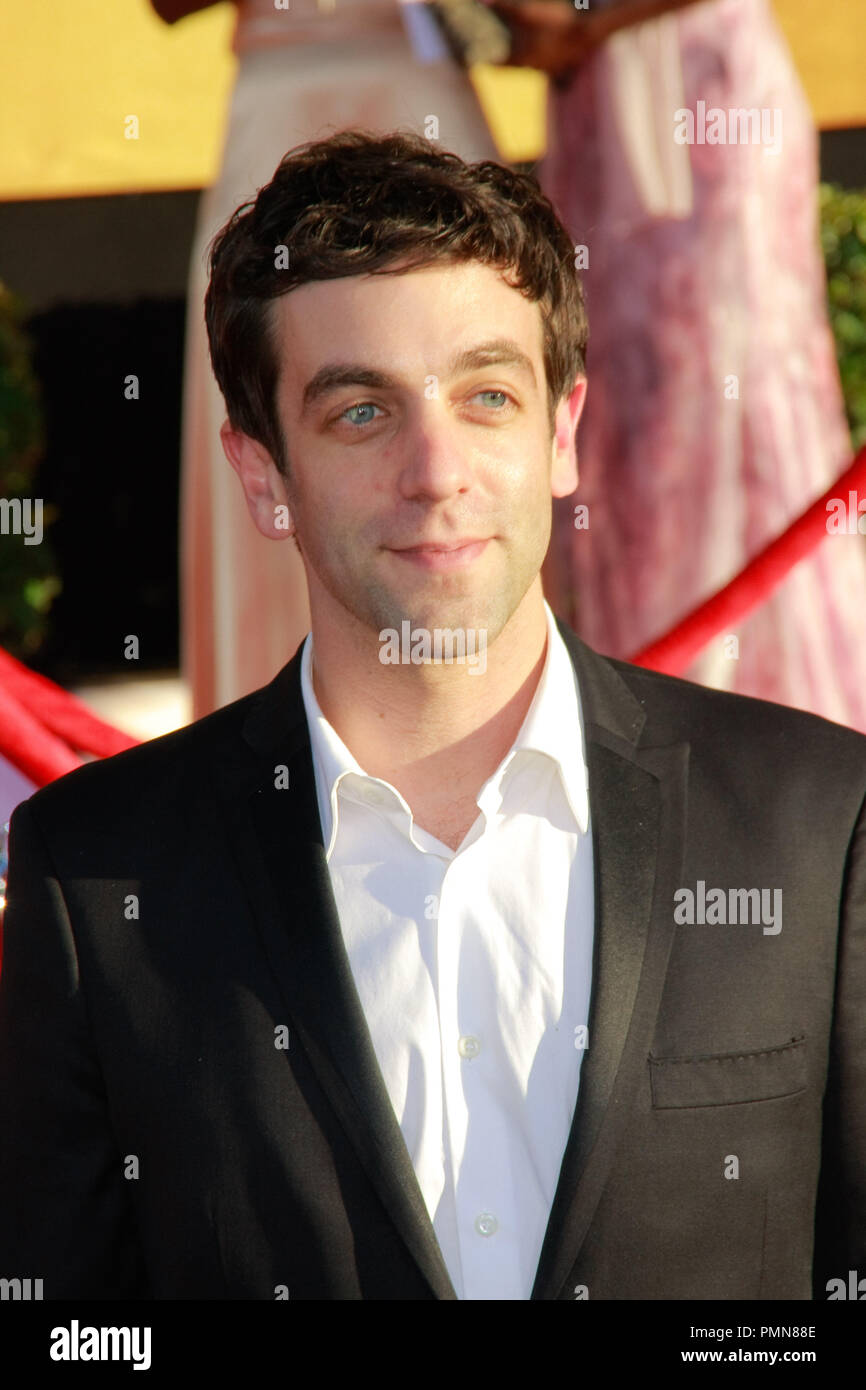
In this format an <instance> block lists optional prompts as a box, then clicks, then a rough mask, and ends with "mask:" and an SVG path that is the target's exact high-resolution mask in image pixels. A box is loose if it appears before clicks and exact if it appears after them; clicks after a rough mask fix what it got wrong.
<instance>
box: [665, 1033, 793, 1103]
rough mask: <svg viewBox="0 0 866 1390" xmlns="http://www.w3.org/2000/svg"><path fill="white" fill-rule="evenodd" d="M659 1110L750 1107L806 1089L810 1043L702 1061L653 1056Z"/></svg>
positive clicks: (693, 1058) (734, 1053) (708, 1058)
mask: <svg viewBox="0 0 866 1390" xmlns="http://www.w3.org/2000/svg"><path fill="white" fill-rule="evenodd" d="M649 1070H650V1085H651V1088H652V1103H653V1108H654V1109H655V1110H681V1109H686V1108H690V1107H696V1106H701V1105H745V1104H747V1103H748V1102H749V1101H754V1100H776V1099H778V1098H779V1097H781V1096H793V1095H796V1094H797V1092H798V1091H803V1090H805V1088H806V1084H807V1069H806V1039H805V1037H800V1038H792V1039H791V1041H790V1042H788V1043H784V1044H782V1046H780V1047H768V1048H764V1049H762V1050H760V1051H755V1052H723V1053H719V1054H718V1055H716V1056H703V1057H653V1056H650V1058H649Z"/></svg>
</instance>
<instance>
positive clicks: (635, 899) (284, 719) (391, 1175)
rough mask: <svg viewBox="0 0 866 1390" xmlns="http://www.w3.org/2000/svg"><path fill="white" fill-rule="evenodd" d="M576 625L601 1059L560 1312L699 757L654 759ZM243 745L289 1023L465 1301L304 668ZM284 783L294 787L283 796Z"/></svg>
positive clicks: (249, 809)
mask: <svg viewBox="0 0 866 1390" xmlns="http://www.w3.org/2000/svg"><path fill="white" fill-rule="evenodd" d="M559 626H560V631H561V633H562V636H563V639H564V640H565V642H566V646H567V647H568V649H569V652H570V654H571V658H572V661H573V662H574V666H575V670H576V672H577V678H578V684H579V687H580V698H581V708H582V712H583V720H584V730H585V735H586V752H587V763H588V773H589V796H590V815H591V824H592V832H593V846H594V873H595V947H594V955H593V983H592V999H591V1006H590V1017H589V1046H588V1049H587V1051H586V1054H585V1056H584V1058H583V1062H582V1066H581V1077H580V1087H579V1094H578V1100H577V1106H576V1108H575V1113H574V1116H573V1119H572V1125H571V1131H570V1135H569V1139H568V1143H567V1145H566V1149H565V1154H564V1157H563V1161H562V1166H561V1170H560V1175H559V1182H558V1185H557V1190H556V1194H555V1197H554V1201H553V1206H552V1208H551V1214H550V1219H549V1222H548V1226H547V1232H546V1235H545V1239H544V1244H543V1247H542V1251H541V1257H540V1260H539V1264H538V1270H537V1273H536V1278H535V1284H534V1287H533V1291H532V1298H533V1299H554V1298H556V1297H557V1296H558V1295H559V1293H560V1292H561V1291H562V1289H563V1286H564V1284H565V1281H566V1280H567V1278H568V1275H569V1272H570V1271H571V1269H572V1268H573V1266H574V1264H575V1261H576V1259H577V1257H578V1254H579V1251H580V1246H581V1244H582V1242H583V1239H584V1237H585V1235H586V1232H587V1229H588V1227H589V1224H590V1222H591V1220H592V1216H593V1213H594V1211H595V1208H596V1206H597V1204H598V1200H599V1198H600V1196H601V1193H602V1191H603V1188H604V1184H605V1182H606V1179H607V1175H608V1172H609V1170H610V1165H611V1162H612V1160H613V1156H614V1153H615V1149H616V1145H617V1142H618V1140H619V1137H620V1134H621V1131H622V1128H623V1124H624V1122H625V1120H626V1116H627V1111H628V1099H629V1097H630V1096H631V1094H632V1092H633V1090H634V1087H635V1086H636V1084H637V1083H638V1081H639V1079H640V1076H641V1074H642V1071H643V1069H644V1068H645V1066H646V1058H647V1054H648V1052H649V1048H650V1044H651V1041H652V1033H653V1029H654V1025H655V1018H656V1014H657V1011H658V1005H659V1000H660V997H661V991H662V987H663V983H664V976H665V969H666V966H667V958H668V953H669V951H670V945H671V940H672V934H673V911H672V903H673V893H674V890H675V888H676V887H677V886H678V885H679V881H680V877H681V863H682V854H683V844H684V822H685V782H686V772H687V766H688V745H687V744H670V745H669V746H658V747H655V746H645V745H648V744H649V743H650V741H651V740H650V739H649V737H648V735H649V734H650V733H651V731H650V730H648V729H646V728H645V725H646V716H645V714H644V712H643V710H642V707H641V705H640V704H639V702H638V701H637V699H636V698H635V697H634V695H632V693H631V691H630V690H629V688H628V686H627V684H626V683H625V681H624V680H623V679H622V678H621V677H620V676H619V675H618V674H617V672H616V670H615V668H614V666H612V665H611V664H610V663H609V662H608V661H606V660H605V659H604V658H602V657H600V656H598V655H597V654H596V653H595V652H593V651H592V650H591V649H590V648H588V647H586V646H585V645H584V644H583V643H582V642H581V641H580V640H579V639H578V638H577V637H575V635H574V634H573V633H572V632H571V631H570V630H569V629H568V628H566V627H564V626H563V625H562V624H560V625H559ZM243 738H244V743H238V744H236V745H234V747H233V750H232V752H231V754H230V755H228V756H226V758H224V759H223V761H222V762H221V764H220V766H219V767H218V769H217V781H218V784H219V787H220V790H221V795H222V799H223V801H224V805H225V809H226V813H227V815H228V817H229V819H230V823H231V826H232V833H233V837H234V841H235V845H236V849H237V857H238V863H239V866H240V869H241V873H242V876H243V878H244V881H245V884H246V888H247V891H248V894H249V897H250V901H251V903H252V904H253V908H254V919H255V924H256V929H257V931H258V933H259V936H260V939H261V942H262V946H263V949H264V951H265V953H266V955H267V957H268V960H269V962H270V965H271V968H272V970H273V973H274V976H275V978H276V980H277V981H278V984H279V988H280V990H281V993H282V996H283V998H284V1000H285V1004H286V1010H287V1013H288V1016H289V1018H290V1020H291V1022H292V1024H293V1025H294V1028H295V1030H296V1032H297V1034H298V1037H299V1039H300V1041H301V1043H302V1045H303V1047H304V1050H305V1052H306V1054H307V1056H308V1057H309V1060H310V1063H311V1065H312V1066H313V1068H314V1069H315V1071H316V1074H317V1076H318V1079H319V1082H320V1084H321V1086H322V1088H323V1090H324V1092H325V1094H326V1095H327V1096H328V1098H329V1100H330V1102H331V1104H332V1105H333V1107H334V1109H335V1111H336V1112H337V1114H338V1116H339V1118H340V1121H341V1123H342V1125H343V1127H344V1129H345V1131H346V1134H347V1136H348V1138H349V1140H350V1142H351V1143H352V1145H353V1146H354V1148H355V1150H356V1152H357V1154H358V1156H359V1158H360V1161H361V1162H362V1163H363V1165H364V1167H365V1169H366V1171H367V1173H368V1176H369V1177H370V1180H371V1182H372V1183H373V1185H374V1186H375V1188H376V1191H377V1192H378V1194H379V1196H380V1198H381V1200H382V1202H383V1204H384V1206H385V1208H386V1210H387V1211H388V1212H389V1214H390V1216H391V1218H392V1220H393V1221H394V1224H395V1226H396V1227H397V1229H398V1230H399V1232H400V1234H401V1236H402V1238H403V1240H404V1241H405V1243H406V1246H407V1248H408V1250H409V1251H410V1253H411V1255H412V1257H413V1258H414V1259H415V1261H416V1263H417V1265H418V1267H419V1269H420V1270H421V1271H422V1273H423V1275H424V1277H425V1278H426V1279H427V1282H428V1284H429V1286H430V1289H431V1291H432V1293H433V1295H434V1297H436V1298H439V1299H455V1298H456V1294H455V1291H454V1288H453V1285H452V1284H451V1280H450V1277H449V1275H448V1271H447V1268H446V1266H445V1262H444V1260H443V1258H442V1254H441V1251H440V1249H439V1245H438V1242H437V1240H436V1236H435V1233H434V1230H433V1226H432V1223H431V1221H430V1218H429V1214H428V1212H427V1208H426V1204H425V1202H424V1199H423V1196H422V1194H421V1190H420V1187H419V1185H418V1181H417V1178H416V1176H415V1171H414V1168H413V1166H412V1161H411V1158H410V1156H409V1153H408V1151H407V1149H406V1145H405V1142H404V1140H403V1135H402V1132H401V1129H400V1126H399V1123H398V1121H397V1118H396V1116H395V1114H394V1110H393V1106H392V1105H391V1101H390V1097H389V1096H388V1093H387V1089H386V1087H385V1083H384V1080H383V1078H382V1074H381V1071H380V1068H379V1065H378V1061H377V1058H376V1054H375V1050H374V1048H373V1044H372V1040H371V1038H370V1033H369V1029H368V1027H367V1022H366V1019H365V1016H364V1012H363V1008H362V1006H361V1002H360V999H359V997H358V993H357V990H356V989H355V985H354V980H353V977H352V972H351V966H350V964H349V960H348V956H347V954H346V950H345V947H344V944H343V938H342V932H341V930H340V924H339V919H338V916H337V910H336V904H335V902H334V897H333V893H332V891H331V884H330V876H329V873H328V866H327V862H326V859H325V851H324V847H323V844H322V835H321V824H320V820H319V814H318V804H317V800H316V791H315V781H314V774H313V766H312V756H311V750H310V741H309V733H308V729H307V723H306V717H305V713H304V707H303V700H302V697H301V688H300V651H299V652H298V653H296V655H295V657H294V658H293V659H292V661H290V662H289V663H288V665H287V666H285V667H284V668H283V670H282V671H281V672H280V673H279V675H278V676H277V677H276V678H275V679H274V680H273V681H272V682H271V684H270V685H268V686H266V687H265V688H264V689H263V690H261V691H259V692H258V694H257V696H256V697H255V698H254V700H253V701H252V702H251V705H250V711H249V713H248V715H247V718H246V721H245V724H244V728H243ZM245 745H246V746H245ZM250 749H252V750H253V753H254V754H255V757H251V756H250ZM281 767H284V768H285V769H286V772H287V773H288V787H285V788H279V787H278V786H277V785H276V783H277V781H278V780H279V778H278V772H277V770H278V769H279V768H281ZM282 780H285V777H283V779H282ZM591 1292H592V1291H591V1290H590V1295H591Z"/></svg>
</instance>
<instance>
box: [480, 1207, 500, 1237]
mask: <svg viewBox="0 0 866 1390" xmlns="http://www.w3.org/2000/svg"><path fill="white" fill-rule="evenodd" d="M475 1229H476V1231H477V1232H478V1234H479V1235H480V1236H492V1235H495V1234H496V1232H497V1231H498V1230H499V1222H498V1221H497V1220H496V1217H495V1216H494V1215H493V1213H492V1212H490V1211H483V1212H482V1213H481V1215H480V1216H476V1218H475Z"/></svg>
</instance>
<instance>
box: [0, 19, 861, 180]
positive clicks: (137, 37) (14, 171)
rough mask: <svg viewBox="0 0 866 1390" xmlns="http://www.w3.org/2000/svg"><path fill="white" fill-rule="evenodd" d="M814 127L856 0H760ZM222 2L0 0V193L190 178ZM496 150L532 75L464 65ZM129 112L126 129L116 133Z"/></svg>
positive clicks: (851, 105) (216, 87)
mask: <svg viewBox="0 0 866 1390" xmlns="http://www.w3.org/2000/svg"><path fill="white" fill-rule="evenodd" d="M774 5H775V9H776V12H777V14H778V16H779V19H780V21H781V23H782V26H783V28H784V30H785V32H786V33H787V35H788V39H789V41H790V43H791V46H792V48H793V51H794V56H795V59H796V61H797V64H798V68H799V71H800V75H801V77H802V79H803V82H804V84H805V86H806V90H807V92H808V94H809V98H810V101H811V103H812V109H813V111H814V113H815V117H816V120H817V121H818V123H819V124H820V125H821V126H847V125H866V77H864V74H866V0H831V3H830V4H828V3H825V4H824V5H822V6H820V7H818V12H817V13H816V6H815V5H814V2H813V0H774ZM233 19H234V7H233V6H232V5H231V4H220V5H217V6H216V7H214V8H213V9H210V10H206V11H204V12H203V13H201V14H198V15H191V16H190V17H189V18H188V19H186V20H184V21H183V22H182V23H180V24H178V25H174V26H171V27H168V26H166V25H164V24H163V23H162V22H161V21H160V20H159V19H158V18H157V17H156V15H155V14H154V13H153V11H152V10H151V9H150V6H149V4H148V3H147V0H15V2H14V3H13V0H0V199H7V200H8V199H16V198H40V197H44V198H48V197H59V196H64V195H69V196H72V195H82V194H92V193H116V192H129V191H140V190H150V189H173V188H194V187H198V186H201V185H203V184H205V183H208V182H209V181H210V180H211V179H212V178H213V176H214V174H215V172H216V169H217V165H218V161H219V155H220V146H221V141H222V133H223V128H224V121H225V114H226V104H227V100H228V95H229V92H230V91H231V84H232V79H233V73H234V59H233V58H232V56H231V54H230V52H229V40H230V37H231V32H232V25H233ZM472 76H473V80H474V82H475V84H476V87H477V89H478V92H479V95H480V97H481V99H482V102H483V103H484V106H485V109H486V111H487V114H488V119H489V120H490V123H491V128H492V130H493V133H494V137H495V138H496V140H497V142H498V144H499V147H500V149H501V152H502V155H503V157H504V158H505V159H533V158H535V157H536V156H537V155H539V154H540V153H542V150H543V145H544V101H545V91H546V82H545V79H544V78H543V77H542V76H541V74H539V73H535V72H531V71H528V70H521V69H517V68H510V69H505V70H503V69H496V68H489V67H486V68H482V67H479V68H476V69H474V70H473V73H472ZM129 116H137V117H138V121H139V138H138V139H137V140H132V139H127V138H125V135H124V129H125V122H126V118H127V117H129Z"/></svg>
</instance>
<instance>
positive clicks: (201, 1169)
mask: <svg viewBox="0 0 866 1390" xmlns="http://www.w3.org/2000/svg"><path fill="white" fill-rule="evenodd" d="M560 626H561V631H562V634H563V637H564V639H565V641H566V643H567V645H568V648H569V651H570V653H571V655H572V659H573V661H574V664H575V668H576V671H577V675H578V681H579V686H580V694H581V700H582V703H583V711H584V720H585V729H586V738H587V756H588V766H589V795H590V809H591V821H592V828H593V837H594V850H595V887H596V893H595V896H596V924H595V926H596V933H595V958H594V969H593V986H592V1000H591V1012H590V1018H589V1046H588V1050H587V1052H586V1054H585V1056H584V1059H583V1066H582V1074H581V1079H580V1088H579V1095H578V1099H577V1106H576V1110H575V1114H574V1118H573V1123H572V1128H571V1134H570V1138H569V1140H568V1144H567V1148H566V1151H565V1154H564V1157H563V1161H562V1167H561V1172H560V1177H559V1184H558V1188H557V1192H556V1196H555V1200H554V1202H553V1207H552V1210H551V1213H550V1220H549V1225H548V1228H547V1234H546V1238H545V1241H544V1246H543V1249H542V1252H541V1258H540V1261H539V1265H538V1272H537V1276H536V1279H535V1286H534V1290H533V1294H532V1297H533V1298H534V1299H573V1298H575V1297H578V1296H582V1295H584V1292H585V1294H586V1295H588V1297H589V1298H590V1299H641V1298H647V1299H653V1298H669V1299H692V1298H697V1299H707V1298H722V1299H761V1298H783V1299H809V1298H811V1297H813V1296H814V1297H816V1298H821V1299H822V1298H826V1296H827V1295H826V1282H827V1280H829V1279H830V1278H836V1277H841V1278H845V1279H847V1272H848V1270H849V1269H859V1271H860V1272H861V1274H864V1273H866V843H864V835H866V828H864V827H866V822H864V815H863V801H864V792H866V738H863V737H861V736H860V735H859V734H856V733H854V732H852V731H851V730H848V729H844V728H842V727H841V726H838V725H835V724H830V723H828V722H826V721H824V720H821V719H818V718H815V717H813V716H811V715H806V714H802V713H798V712H795V711H792V710H788V709H784V708H782V707H780V706H776V705H772V704H768V703H765V702H761V701H754V700H748V699H745V698H742V697H737V696H731V695H726V694H721V693H718V692H715V691H710V690H706V689H703V688H701V687H699V686H695V685H692V684H689V683H687V682H684V681H680V680H675V679H672V678H668V677H664V676H659V675H656V674H653V673H650V672H647V671H643V670H640V669H638V668H636V667H633V666H629V665H627V664H625V663H622V662H616V661H611V660H607V659H605V658H603V657H601V656H599V655H597V654H596V653H595V652H593V651H591V650H590V649H589V648H587V647H586V646H585V645H584V644H583V643H582V642H580V641H579V640H578V639H577V638H576V637H575V636H574V634H573V633H571V632H570V631H569V630H568V629H567V628H565V627H562V625H560ZM281 767H285V768H286V769H287V770H288V774H289V785H288V788H285V787H278V786H277V785H276V783H278V782H281V781H285V778H284V777H281V776H280V774H279V769H280V768H281ZM10 854H11V863H10V881H9V899H8V909H7V916H6V930H5V960H4V969H3V975H2V981H0V1275H3V1276H4V1277H7V1278H9V1277H20V1278H27V1277H31V1278H42V1279H43V1280H44V1296H45V1297H46V1298H61V1297H76V1296H77V1297H84V1298H104V1297H109V1298H110V1297H120V1298H171V1299H183V1298H203V1299H227V1298H231V1299H273V1298H275V1297H279V1296H285V1295H286V1294H288V1296H289V1297H290V1298H292V1299H299V1298H300V1299H361V1298H372V1299H424V1298H428V1299H429V1298H437V1299H453V1298H454V1297H455V1293H454V1290H453V1287H452V1285H451V1282H450V1280H449V1277H448V1272H447V1270H446V1268H445V1265H444V1263H443V1260H442V1256H441V1253H440V1251H439V1247H438V1244H437V1242H436V1239H435V1235H434V1232H433V1228H432V1225H431V1222H430V1220H429V1218H428V1214H427V1211H426V1208H425V1205H424V1201H423V1199H422V1196H421V1192H420V1189H419V1187H418V1184H417V1181H416V1178H415V1173H414V1170H413V1167H412V1163H411V1161H410V1158H409V1155H408V1152H407V1150H406V1147H405V1144H404V1142H403V1137H402V1134H401V1131H400V1127H399V1124H398V1122H397V1119H396V1117H395V1115H394V1112H393V1109H392V1107H391V1104H390V1101H389V1098H388V1095H387V1092H386V1090H385V1087H384V1083H383V1080H382V1077H381V1074H380V1071H379V1068H378V1065H377V1061H376V1057H375V1053H374V1051H373V1047H372V1044H371V1040H370V1036H369V1032H368V1029H367V1026H366V1022H365V1018H364V1015H363V1012H362V1009H361V1006H360V1003H359V999H358V996H357V993H356V991H355V988H354V984H353V980H352V975H351V971H350V968H349V964H348V959H347V956H346V952H345V949H344V946H343V943H342V937H341V933H340V927H339V922H338V918H337V914H336V910H335V905H334V900H333V896H332V893H331V889H330V880H329V875H328V869H327V865H326V862H325V855H324V849H323V846H322V836H321V827H320V823H319V817H318V810H317V804H316V794H315V787H314V780H313V770H312V762H311V754H310V744H309V737H308V731H307V725H306V720H305V717H304V710H303V703H302V700H301V694H300V657H299V654H296V656H295V657H294V659H293V660H292V661H291V662H290V663H289V664H288V665H287V666H286V667H285V668H284V669H283V670H282V671H281V672H280V673H279V675H278V676H277V677H276V678H275V679H274V681H272V682H271V684H270V685H268V686H267V687H265V688H264V689H263V690H260V691H258V692H256V693H255V694H254V695H250V696H247V697H245V698H244V699H241V700H239V701H236V702H235V703H234V704H232V705H229V706H227V707H226V708H224V709H221V710H218V711H217V712H216V713H215V714H212V715H210V716H209V717H208V718H206V719H202V720H199V721H198V722H196V723H194V724H192V725H191V726H190V727H188V728H186V729H182V730H180V731H178V732H175V733H172V734H169V735H167V736H165V737H163V738H159V739H155V740H153V741H152V742H149V743H146V744H144V745H143V746H141V747H139V748H136V749H133V750H131V751H130V752H128V753H123V754H121V755H119V756H117V757H114V758H110V759H108V760H106V761H104V762H100V763H91V764H89V765H87V766H86V767H84V768H82V769H80V770H78V771H75V772H73V773H71V774H70V775H68V776H66V777H63V778H61V779H60V780H59V781H57V782H55V783H53V784H52V785H50V786H49V787H47V788H44V789H43V790H41V791H39V792H37V793H36V795H34V796H33V797H31V798H30V799H29V801H27V802H25V803H24V804H23V805H22V806H20V807H19V808H18V810H17V811H16V813H15V815H14V817H13V820H12V825H11V847H10ZM698 881H702V882H703V883H704V884H705V885H706V891H707V892H709V890H710V889H711V888H721V889H723V890H726V891H727V890H730V889H738V888H739V889H752V888H757V889H768V890H773V889H777V888H778V889H781V890H782V895H783V897H782V903H783V916H782V929H781V931H779V932H777V933H775V934H772V933H769V932H765V931H764V929H763V926H762V925H761V924H760V923H755V922H751V921H750V922H746V923H742V922H741V923H740V924H739V925H711V924H709V923H707V924H699V923H695V924H694V925H688V924H678V923H677V922H676V921H675V896H674V895H675V893H677V890H678V889H681V888H683V887H690V888H691V889H692V890H693V891H694V892H695V893H696V894H697V893H698V892H699V891H700V890H699V889H698V886H697V885H698ZM677 901H678V900H677ZM770 901H772V896H771V898H770ZM394 1007H395V1009H396V1008H399V1007H400V1001H399V1000H395V1001H394ZM281 1028H287V1029H288V1043H289V1045H288V1048H286V1047H285V1046H283V1047H280V1046H278V1045H277V1043H278V1041H279V1040H280V1038H281V1036H282V1037H283V1039H284V1038H285V1035H284V1034H283V1035H281V1034H280V1032H279V1031H278V1030H280V1029H281ZM734 1160H735V1161H734ZM735 1173H736V1174H737V1175H736V1176H735ZM813 1277H814V1294H813Z"/></svg>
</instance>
